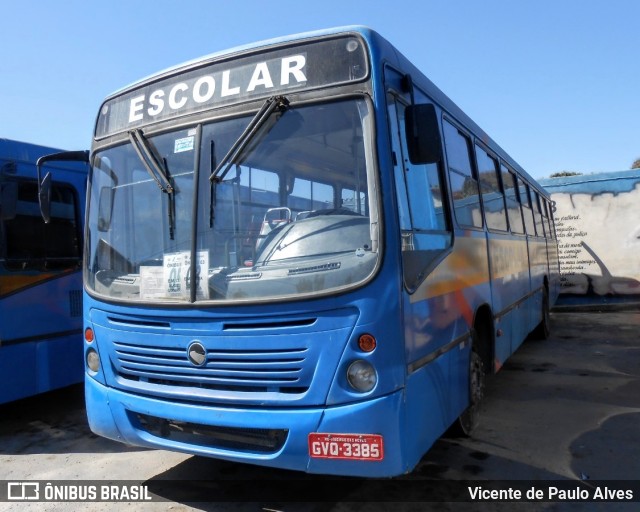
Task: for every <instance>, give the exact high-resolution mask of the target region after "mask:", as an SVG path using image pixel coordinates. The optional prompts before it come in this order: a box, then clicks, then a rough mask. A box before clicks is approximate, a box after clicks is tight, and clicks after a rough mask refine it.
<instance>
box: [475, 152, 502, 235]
mask: <svg viewBox="0 0 640 512" xmlns="http://www.w3.org/2000/svg"><path fill="white" fill-rule="evenodd" d="M476 161H477V162H478V176H479V178H480V190H481V192H482V205H483V206H484V219H485V222H486V223H487V227H488V228H489V229H491V230H497V231H507V214H506V212H505V205H504V194H503V192H502V184H501V183H500V173H499V172H498V163H497V162H496V160H495V159H494V158H493V157H491V156H490V155H489V154H488V153H487V152H486V151H485V150H484V149H482V148H481V147H479V146H476Z"/></svg>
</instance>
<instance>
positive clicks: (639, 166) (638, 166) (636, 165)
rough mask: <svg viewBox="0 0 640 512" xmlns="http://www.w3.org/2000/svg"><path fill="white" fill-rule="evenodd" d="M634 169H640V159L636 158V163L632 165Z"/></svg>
mask: <svg viewBox="0 0 640 512" xmlns="http://www.w3.org/2000/svg"><path fill="white" fill-rule="evenodd" d="M631 168H632V169H640V158H636V161H635V162H633V163H632V164H631Z"/></svg>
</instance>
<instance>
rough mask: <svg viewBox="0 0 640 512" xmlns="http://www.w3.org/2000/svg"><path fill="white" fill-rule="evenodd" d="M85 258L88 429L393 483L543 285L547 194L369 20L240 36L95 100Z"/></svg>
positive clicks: (543, 329) (465, 419) (463, 410)
mask: <svg viewBox="0 0 640 512" xmlns="http://www.w3.org/2000/svg"><path fill="white" fill-rule="evenodd" d="M90 162H91V166H92V170H91V172H90V178H89V191H88V214H87V222H86V237H85V240H86V241H85V259H84V285H85V300H84V322H85V323H84V330H85V345H84V351H85V361H86V380H85V383H86V384H85V386H86V402H87V413H88V418H89V423H90V426H91V429H92V430H93V431H94V432H95V433H97V434H100V435H102V436H105V437H108V438H111V439H115V440H119V441H122V442H125V443H129V444H132V445H139V446H146V447H153V448H163V449H169V450H177V451H182V452H186V453H191V454H197V455H204V456H210V457H217V458H221V459H226V460H231V461H238V462H248V463H253V464H261V465H265V466H273V467H278V468H287V469H293V470H300V471H306V472H310V473H324V474H336V475H359V476H368V477H377V476H390V475H398V474H402V473H405V472H408V471H411V469H412V468H413V467H414V466H415V465H416V464H417V463H418V461H419V460H420V458H421V457H422V456H423V454H424V453H425V452H426V451H427V450H428V449H429V447H430V446H431V445H432V444H433V442H434V441H435V440H436V439H437V438H438V437H439V436H440V435H441V434H442V433H443V432H445V430H447V429H448V428H449V427H450V426H452V425H455V426H457V427H458V428H459V430H461V431H462V432H463V433H464V432H466V433H468V432H470V431H471V429H472V428H473V426H474V424H475V422H476V420H477V415H478V404H479V402H480V400H481V398H482V395H483V389H484V382H485V375H486V374H490V373H493V372H496V371H497V370H499V369H500V367H501V365H502V364H503V363H504V362H505V361H506V359H507V358H508V357H509V356H510V355H511V354H512V353H513V352H514V351H515V350H516V349H517V348H518V346H519V345H520V344H521V343H522V341H523V340H524V339H525V337H527V335H529V333H531V332H532V331H534V332H535V333H536V334H537V335H540V336H546V335H548V329H549V308H550V305H551V304H553V301H554V300H555V298H556V296H557V279H558V262H557V242H556V236H555V232H554V227H553V213H552V205H551V204H550V202H549V196H548V195H547V194H546V193H545V191H544V190H543V189H542V188H541V187H540V186H539V185H538V184H537V183H536V182H535V181H534V180H533V179H531V177H530V176H529V175H528V174H527V173H526V172H525V171H524V170H523V169H522V168H521V167H520V166H519V165H518V164H517V163H516V162H515V161H514V160H513V159H512V158H510V157H509V156H508V155H507V154H506V153H505V152H504V151H503V150H502V149H501V148H500V147H499V146H498V145H497V144H496V143H495V142H493V141H492V140H491V139H490V138H489V137H488V136H487V134H485V133H484V132H483V131H482V130H481V129H480V128H479V127H478V126H477V125H476V124H475V123H474V122H473V121H472V120H471V119H470V118H469V117H467V116H466V115H465V114H464V113H463V112H462V111H461V110H460V109H459V108H458V107H457V106H456V105H455V104H454V103H453V102H452V101H451V100H450V99H449V98H447V97H446V96H445V95H444V94H443V93H442V92H441V91H440V90H439V89H438V88H436V86H435V85H434V84H432V83H431V82H430V81H429V80H428V79H427V78H426V77H425V76H424V75H423V74H422V73H421V72H420V71H419V70H418V69H416V68H415V67H414V66H413V65H412V64H411V63H410V62H409V61H408V60H407V59H406V58H404V57H403V56H402V55H401V54H400V53H399V52H398V51H397V50H396V49H395V48H394V47H393V46H392V45H391V44H390V43H389V42H387V41H386V40H385V39H383V38H382V37H381V36H380V35H378V34H377V33H376V32H374V31H372V30H370V29H367V28H362V27H349V28H345V29H334V30H326V31H322V32H314V33H306V34H302V35H297V36H291V37H285V38H281V39H277V40H273V41H268V42H262V43H257V44H254V45H248V46H245V47H242V48H236V49H233V50H230V51H228V52H221V53H218V54H215V55H210V56H208V57H205V58H203V59H200V60H197V61H194V62H190V63H188V64H185V65H182V66H178V67H176V68H174V69H171V70H169V71H165V72H163V73H160V74H158V75H156V76H153V77H151V78H148V79H145V80H143V81H141V82H139V83H136V84H134V85H132V86H130V87H127V88H126V89H123V90H121V91H119V92H117V93H115V94H114V95H112V96H110V97H109V98H107V99H106V100H105V102H104V103H103V105H102V106H101V108H100V111H99V114H98V118H97V123H96V127H95V133H94V141H93V146H92V150H91V155H90Z"/></svg>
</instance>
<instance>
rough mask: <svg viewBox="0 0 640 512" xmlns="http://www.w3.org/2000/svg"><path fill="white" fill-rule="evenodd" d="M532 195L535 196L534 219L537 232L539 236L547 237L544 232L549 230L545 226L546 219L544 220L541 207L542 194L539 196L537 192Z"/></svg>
mask: <svg viewBox="0 0 640 512" xmlns="http://www.w3.org/2000/svg"><path fill="white" fill-rule="evenodd" d="M531 193H532V194H533V196H532V198H533V211H534V214H535V215H534V217H535V219H536V231H537V232H538V236H542V237H544V236H545V233H544V230H545V229H547V228H546V227H545V226H544V219H543V215H542V209H541V207H540V194H538V192H537V191H535V192H534V191H533V190H532V191H531Z"/></svg>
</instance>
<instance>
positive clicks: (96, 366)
mask: <svg viewBox="0 0 640 512" xmlns="http://www.w3.org/2000/svg"><path fill="white" fill-rule="evenodd" d="M87 366H88V367H89V370H91V371H92V372H97V371H98V370H100V356H99V355H98V353H97V352H96V351H95V350H94V349H92V348H90V349H89V350H87Z"/></svg>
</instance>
